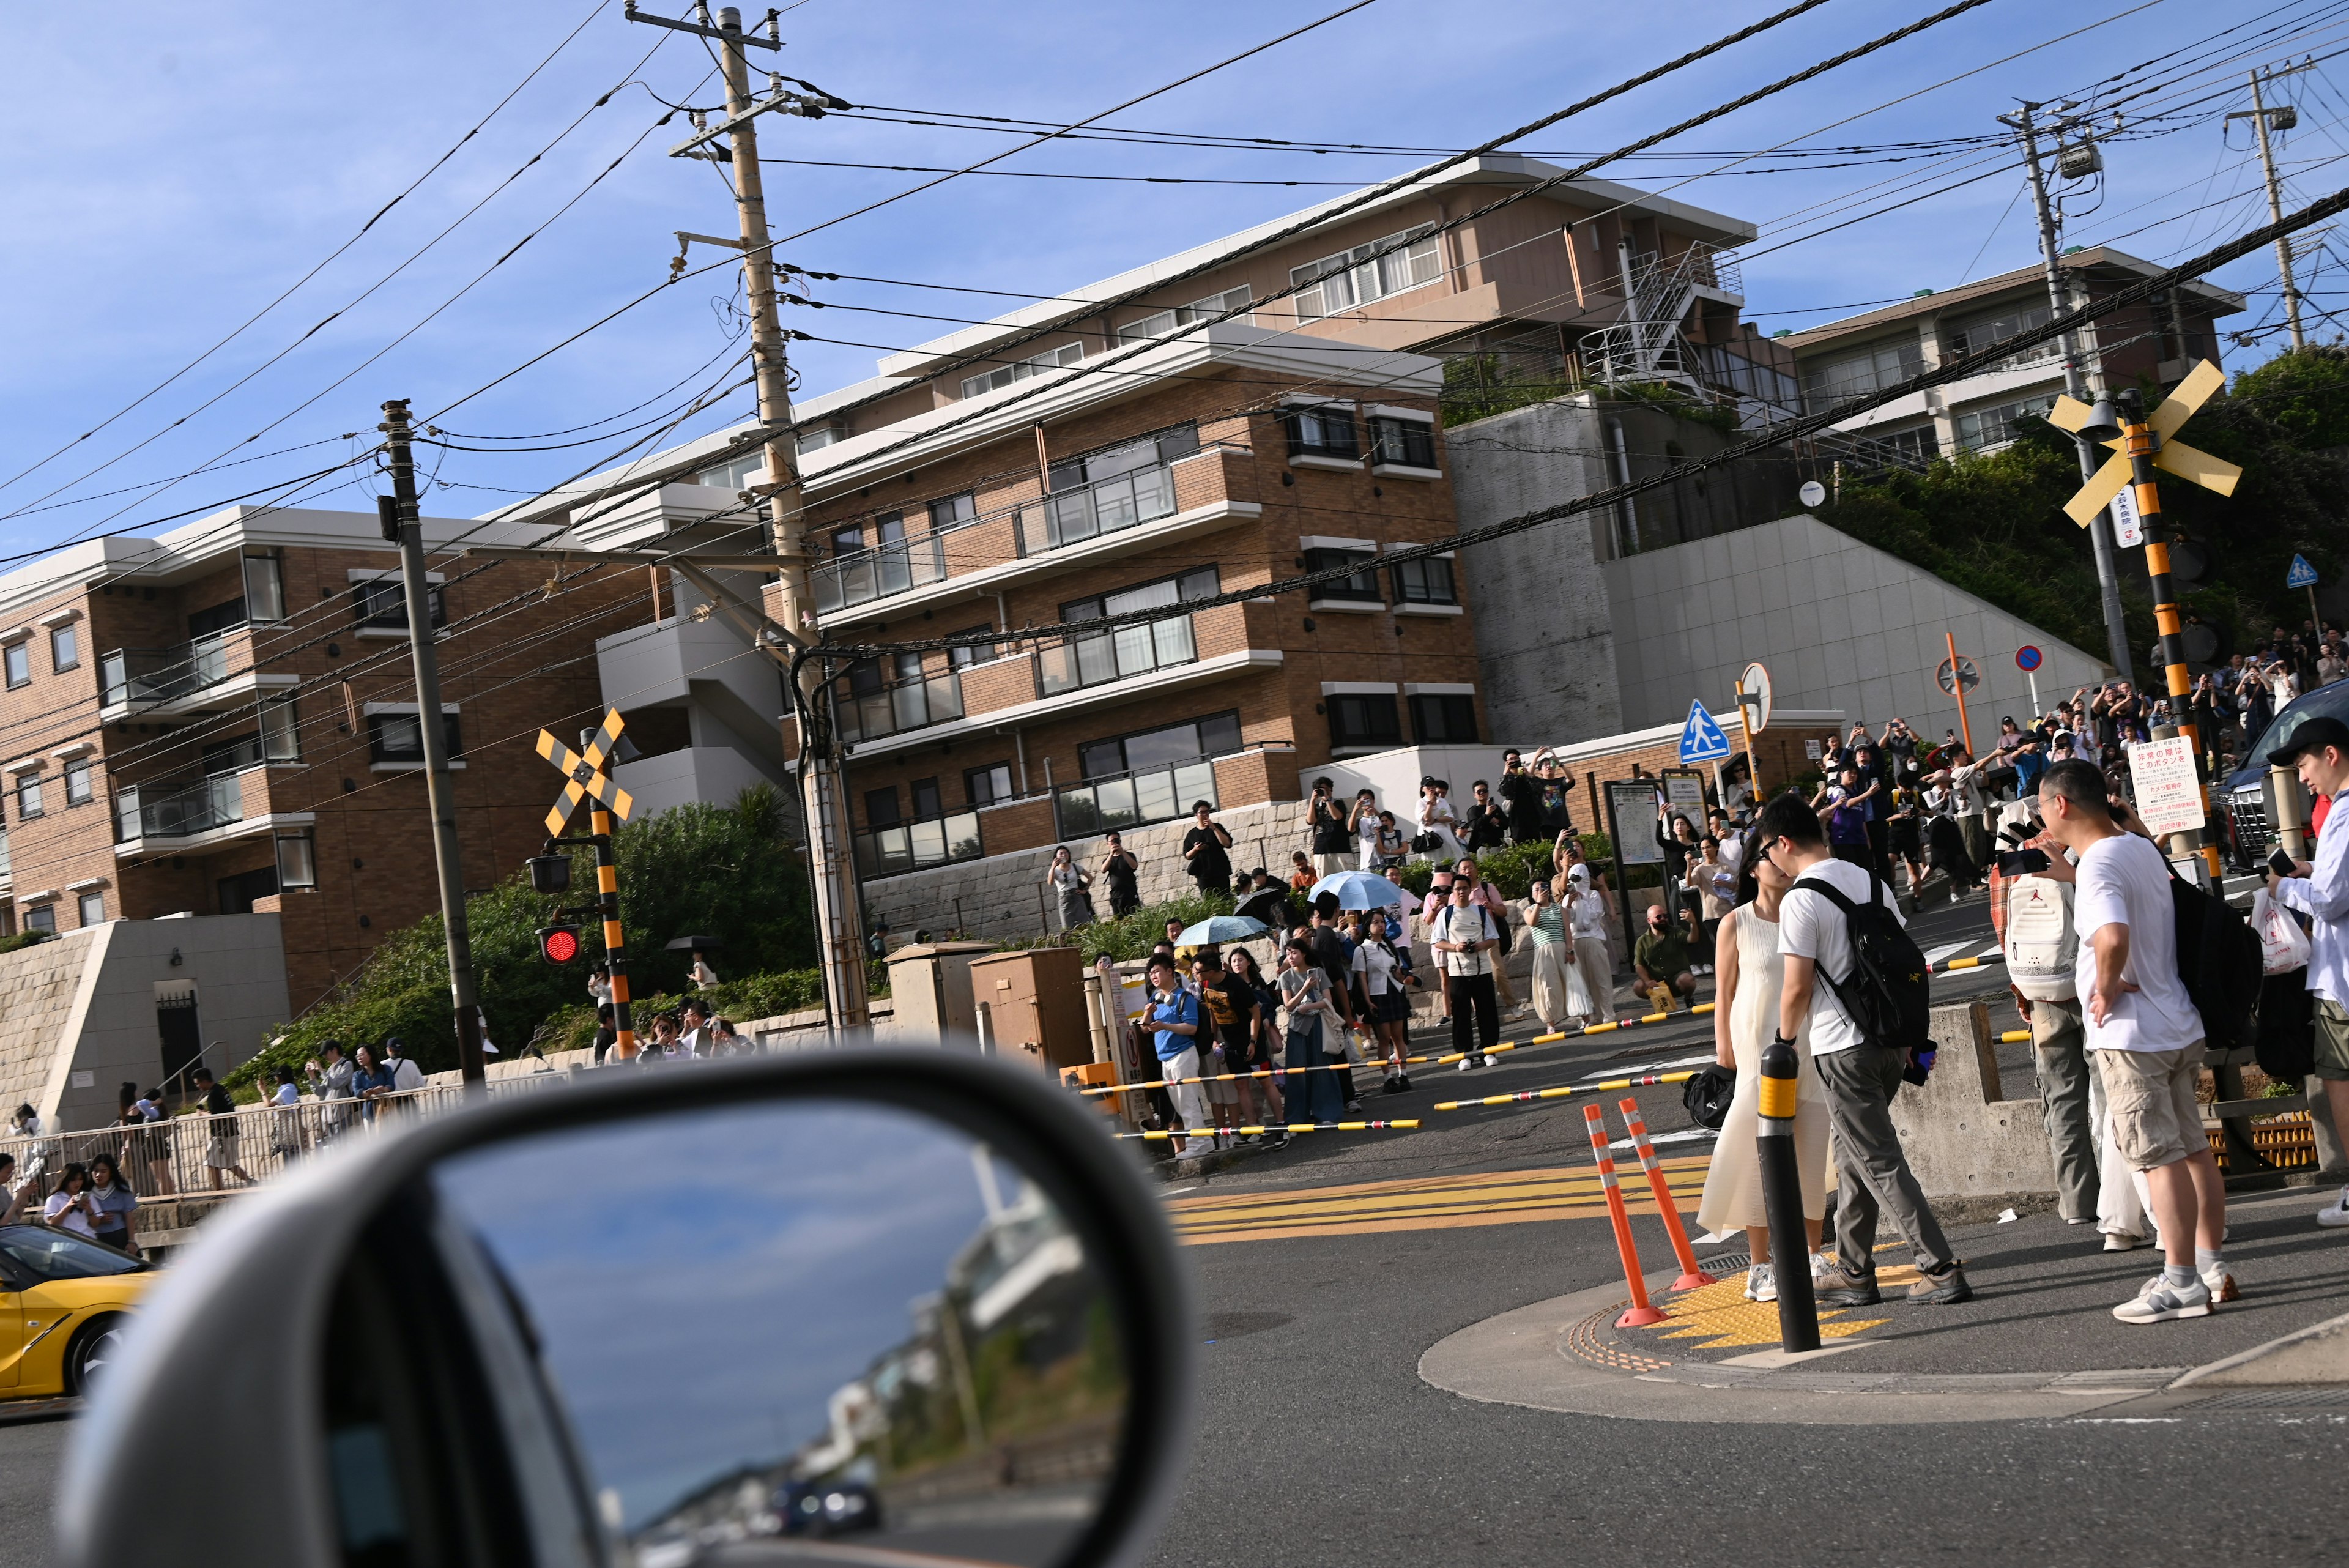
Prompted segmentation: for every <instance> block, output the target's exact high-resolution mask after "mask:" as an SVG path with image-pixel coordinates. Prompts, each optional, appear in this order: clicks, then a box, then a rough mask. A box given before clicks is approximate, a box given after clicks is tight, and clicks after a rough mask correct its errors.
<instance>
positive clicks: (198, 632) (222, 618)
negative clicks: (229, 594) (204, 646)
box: [188, 598, 250, 642]
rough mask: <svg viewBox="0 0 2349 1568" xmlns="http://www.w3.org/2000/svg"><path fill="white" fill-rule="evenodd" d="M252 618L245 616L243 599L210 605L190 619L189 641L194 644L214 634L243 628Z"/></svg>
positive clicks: (226, 600)
mask: <svg viewBox="0 0 2349 1568" xmlns="http://www.w3.org/2000/svg"><path fill="white" fill-rule="evenodd" d="M248 619H250V617H248V616H247V615H246V614H245V609H244V600H243V599H242V598H233V599H225V600H223V601H222V602H221V603H219V604H216V605H208V606H206V607H204V608H202V609H200V610H198V611H196V613H195V614H193V615H191V616H190V617H189V618H188V639H189V640H190V641H191V642H192V641H194V640H195V639H198V638H205V637H210V636H212V634H213V633H214V632H221V631H227V630H229V629H230V628H233V627H240V626H243V624H244V623H245V622H246V621H247V620H248Z"/></svg>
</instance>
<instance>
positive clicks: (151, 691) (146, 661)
mask: <svg viewBox="0 0 2349 1568" xmlns="http://www.w3.org/2000/svg"><path fill="white" fill-rule="evenodd" d="M235 629H237V628H233V627H232V628H226V629H224V630H221V631H216V632H208V633H206V634H205V635H204V636H202V637H199V638H192V639H189V640H188V641H186V642H182V643H179V644H177V645H175V646H173V647H170V648H118V649H112V650H110V651H109V652H106V653H102V654H100V655H99V656H98V689H99V691H98V701H99V704H100V705H101V706H105V707H112V706H113V705H114V704H115V703H118V702H171V701H177V700H178V699H180V698H181V697H186V696H189V695H191V694H192V693H194V692H198V691H202V690H204V688H206V687H208V686H217V685H219V684H220V683H221V682H222V681H223V680H227V679H228V675H229V669H228V634H229V632H230V631H233V630H235ZM134 666H138V667H140V668H136V669H134V668H133V667H134Z"/></svg>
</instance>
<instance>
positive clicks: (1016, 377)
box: [962, 343, 1085, 398]
mask: <svg viewBox="0 0 2349 1568" xmlns="http://www.w3.org/2000/svg"><path fill="white" fill-rule="evenodd" d="M1084 357H1085V346H1084V345H1083V344H1081V343H1063V344H1061V346H1060V347H1059V348H1047V349H1046V350H1044V352H1042V353H1041V354H1039V355H1037V356H1036V357H1035V358H1032V359H1022V360H1019V362H1018V363H1016V364H1011V365H998V366H997V367H996V368H995V369H992V370H987V371H982V372H981V373H979V374H978V375H976V376H965V377H964V378H963V379H962V395H963V396H964V397H966V398H978V397H984V396H985V395H987V394H988V393H989V392H994V391H1000V390H1001V389H1004V388H1006V387H1008V386H1009V385H1011V383H1012V382H1014V381H1024V380H1026V379H1028V378H1030V376H1045V375H1050V373H1051V372H1052V371H1054V370H1057V369H1060V368H1061V366H1063V365H1073V364H1075V363H1077V362H1078V361H1079V360H1081V359H1082V358H1084Z"/></svg>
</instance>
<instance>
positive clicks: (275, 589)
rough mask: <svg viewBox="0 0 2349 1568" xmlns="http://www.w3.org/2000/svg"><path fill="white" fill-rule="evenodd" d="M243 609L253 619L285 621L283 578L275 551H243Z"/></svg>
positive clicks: (282, 571) (283, 573) (283, 574)
mask: <svg viewBox="0 0 2349 1568" xmlns="http://www.w3.org/2000/svg"><path fill="white" fill-rule="evenodd" d="M244 609H245V614H246V615H247V616H248V617H249V618H252V619H254V620H284V619H285V572H284V570H283V569H282V568H281V566H279V563H278V559H277V552H276V551H274V550H249V551H247V552H245V556H244Z"/></svg>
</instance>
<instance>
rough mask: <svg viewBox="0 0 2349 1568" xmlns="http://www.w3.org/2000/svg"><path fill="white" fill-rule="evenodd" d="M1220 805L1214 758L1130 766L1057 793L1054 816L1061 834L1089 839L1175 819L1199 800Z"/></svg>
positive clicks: (1053, 792)
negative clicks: (1148, 766)
mask: <svg viewBox="0 0 2349 1568" xmlns="http://www.w3.org/2000/svg"><path fill="white" fill-rule="evenodd" d="M1202 800H1204V801H1206V803H1207V804H1208V805H1210V806H1220V805H1221V802H1220V800H1219V799H1218V797H1217V796H1216V764H1215V761H1214V759H1213V758H1210V757H1197V758H1194V759H1193V760H1191V761H1189V762H1186V763H1171V764H1168V765H1165V766H1163V767H1155V768H1129V769H1127V770H1126V771H1125V772H1124V773H1122V774H1103V775H1102V776H1101V777H1099V778H1090V779H1087V780H1085V781H1084V782H1083V783H1081V784H1061V785H1059V786H1057V787H1056V788H1054V790H1053V791H1052V820H1053V823H1054V826H1056V827H1057V829H1058V834H1057V836H1059V837H1061V838H1090V837H1092V836H1093V835H1094V834H1097V833H1107V832H1110V831H1111V830H1112V829H1119V830H1123V829H1124V828H1129V827H1139V826H1143V825H1144V824H1146V823H1153V822H1172V821H1174V819H1175V818H1177V817H1181V816H1185V815H1189V813H1190V810H1191V807H1192V805H1193V804H1194V803H1195V802H1198V801H1202Z"/></svg>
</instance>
